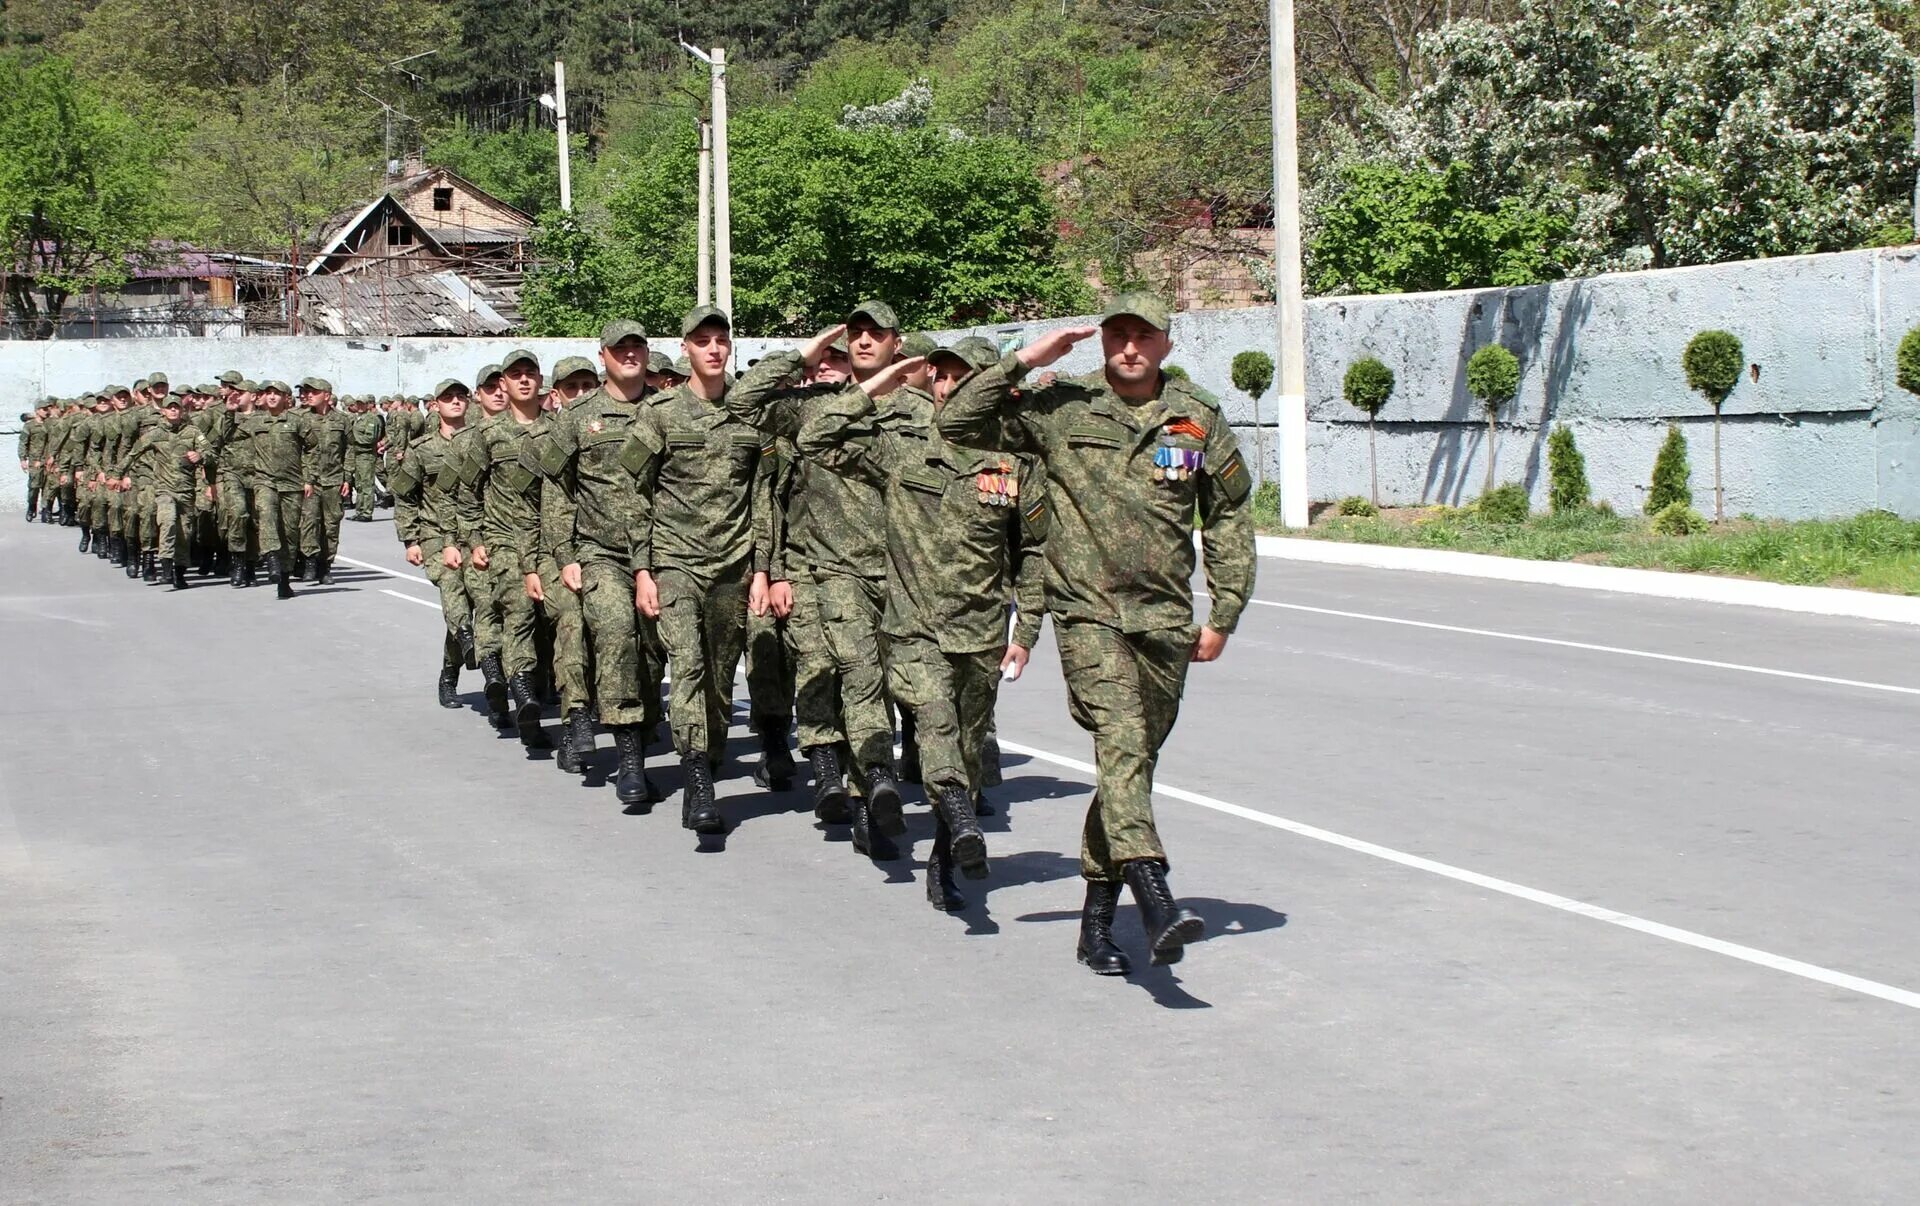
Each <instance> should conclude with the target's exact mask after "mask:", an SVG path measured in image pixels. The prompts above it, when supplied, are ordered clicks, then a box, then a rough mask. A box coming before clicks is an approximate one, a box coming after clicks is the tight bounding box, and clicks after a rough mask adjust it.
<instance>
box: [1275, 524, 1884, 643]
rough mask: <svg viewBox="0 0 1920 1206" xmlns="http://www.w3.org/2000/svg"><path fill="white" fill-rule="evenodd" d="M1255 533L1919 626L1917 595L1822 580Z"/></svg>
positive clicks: (1307, 546)
mask: <svg viewBox="0 0 1920 1206" xmlns="http://www.w3.org/2000/svg"><path fill="white" fill-rule="evenodd" d="M1255 539H1256V544H1257V546H1258V550H1259V553H1260V555H1261V556H1262V557H1277V558H1280V559H1283V560H1287V561H1312V562H1317V563H1319V564H1321V565H1350V566H1356V567H1359V568H1363V569H1390V570H1411V571H1413V572H1415V573H1423V574H1451V575H1454V576H1456V577H1463V578H1490V579H1494V580H1497V581H1501V582H1528V583H1535V584H1537V585H1541V586H1564V587H1570V588H1572V589H1574V590H1598V591H1611V592H1613V593H1615V594H1623V595H1647V596H1650V597H1653V598H1657V599H1685V600H1690V601H1692V602H1696V603H1724V604H1731V605H1733V606H1735V607H1765V608H1770V609H1772V610H1774V611H1797V612H1801V613H1803V614H1807V615H1818V616H1844V617H1848V618H1850V619H1856V620H1879V621H1882V622H1884V623H1888V624H1916V625H1920V598H1916V597H1914V596H1910V595H1884V594H1876V593H1874V592H1872V591H1864V590H1842V589H1838V588H1835V587H1830V586H1788V585H1785V584H1783V583H1779V582H1754V581H1752V580H1750V579H1746V578H1721V577H1716V576H1714V575H1711V574H1675V573H1668V572H1665V571H1662V570H1643V569H1622V568H1620V567H1618V566H1612V565H1581V564H1579V563H1577V562H1572V561H1527V560H1523V559H1522V558H1519V557H1495V556H1490V555H1488V554H1486V553H1453V552H1448V551H1446V550H1444V549H1408V548H1398V547H1395V546H1393V545H1381V544H1354V543H1349V542H1346V541H1337V540H1305V539H1300V538H1298V537H1288V536H1260V537H1256V538H1255Z"/></svg>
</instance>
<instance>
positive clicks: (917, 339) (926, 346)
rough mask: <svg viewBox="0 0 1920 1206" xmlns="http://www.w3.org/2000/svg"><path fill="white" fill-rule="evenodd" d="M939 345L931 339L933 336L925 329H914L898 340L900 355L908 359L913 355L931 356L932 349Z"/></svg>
mask: <svg viewBox="0 0 1920 1206" xmlns="http://www.w3.org/2000/svg"><path fill="white" fill-rule="evenodd" d="M939 346H940V345H939V344H937V343H935V342H934V341H933V336H931V335H929V334H927V333H926V332H925V331H915V332H914V333H913V334H911V335H909V336H907V337H906V338H905V339H902V340H901V341H900V355H902V356H904V357H907V358H909V359H911V358H912V357H915V356H931V355H933V353H934V349H936V348H938V347H939Z"/></svg>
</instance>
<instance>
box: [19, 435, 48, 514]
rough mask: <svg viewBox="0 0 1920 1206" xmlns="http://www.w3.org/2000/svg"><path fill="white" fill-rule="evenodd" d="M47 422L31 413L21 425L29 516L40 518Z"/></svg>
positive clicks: (44, 473)
mask: <svg viewBox="0 0 1920 1206" xmlns="http://www.w3.org/2000/svg"><path fill="white" fill-rule="evenodd" d="M46 456H47V421H46V420H45V419H42V418H39V417H38V416H36V415H34V414H32V413H31V412H29V413H28V414H27V415H25V416H23V417H22V422H21V425H20V460H21V461H22V462H23V463H24V464H25V465H26V467H27V516H28V518H30V519H32V518H38V516H39V513H40V498H41V495H42V494H44V493H45V492H46V487H47V467H46V464H45V461H46Z"/></svg>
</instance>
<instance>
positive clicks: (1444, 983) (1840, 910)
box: [0, 514, 1920, 1203]
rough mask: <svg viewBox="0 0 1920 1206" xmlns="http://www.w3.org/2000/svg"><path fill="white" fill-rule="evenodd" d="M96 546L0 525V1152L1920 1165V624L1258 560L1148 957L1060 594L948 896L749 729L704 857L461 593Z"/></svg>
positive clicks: (383, 1181)
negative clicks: (866, 848)
mask: <svg viewBox="0 0 1920 1206" xmlns="http://www.w3.org/2000/svg"><path fill="white" fill-rule="evenodd" d="M347 529H348V530H347V538H348V547H347V549H346V552H347V553H348V554H349V555H350V556H352V557H355V558H358V559H361V560H363V561H367V562H370V563H373V564H377V565H380V566H383V567H386V568H388V569H392V570H395V571H400V572H401V573H402V574H406V573H409V572H410V571H407V570H406V567H405V566H404V565H403V564H402V562H401V559H400V557H399V549H398V546H397V545H396V544H395V543H394V542H393V540H392V537H391V528H390V526H389V525H387V524H385V523H381V524H378V525H375V526H371V527H369V526H359V525H354V524H348V525H347ZM74 535H75V534H74V533H73V532H72V531H71V530H68V529H55V530H46V529H41V528H39V527H38V526H25V525H22V524H20V523H19V522H18V520H17V518H16V517H14V516H13V515H11V514H9V515H8V516H7V517H6V519H5V520H4V522H3V523H0V565H4V566H5V570H4V574H3V575H0V682H3V683H5V684H6V685H7V687H8V688H9V691H8V693H7V696H6V700H5V703H4V705H3V710H4V723H5V731H6V737H5V740H4V743H0V1200H4V1201H7V1202H63V1203H64V1202H73V1203H95V1202H115V1203H120V1202H145V1201H155V1202H159V1201H166V1202H181V1201H186V1202H195V1203H201V1202H246V1203H254V1202H348V1201H381V1202H412V1201H421V1202H425V1201H432V1202H460V1203H468V1202H525V1201H543V1200H544V1201H567V1202H635V1201H704V1202H733V1201H795V1202H835V1203H838V1202H849V1201H875V1200H892V1201H928V1200H949V1201H1022V1202H1025V1201H1095V1200H1103V1201H1114V1200H1145V1201H1194V1202H1203V1201H1252V1202H1275V1201H1295V1202H1350V1201H1374V1202H1383V1203H1407V1202H1422V1201H1437V1202H1473V1203H1492V1202H1515V1203H1534V1202H1543V1201H1582V1202H1680V1201H1688V1202H1693V1201H1710V1202H1731V1201H1752V1202H1812V1201H1828V1202H1840V1201H1845V1202H1880V1201H1884V1202H1911V1201H1914V1200H1916V1198H1920V1146H1916V1143H1915V1136H1916V1135H1920V1105H1917V1104H1916V1086H1917V1085H1920V995H1915V994H1916V992H1920V942H1917V941H1916V940H1915V938H1914V928H1915V926H1914V917H1915V903H1916V901H1920V834H1917V833H1916V832H1915V830H1916V824H1915V820H1914V814H1915V808H1914V803H1913V801H1914V788H1913V785H1914V783H1915V781H1916V778H1917V777H1920V755H1917V754H1916V752H1915V750H1914V740H1913V738H1914V733H1915V721H1916V719H1920V632H1915V631H1914V630H1911V629H1906V628H1898V627H1894V626H1882V625H1875V624H1870V623H1864V622H1857V621H1842V620H1823V619H1818V618H1812V617H1805V616H1794V615H1784V614H1779V613H1772V612H1765V611H1756V610H1748V609H1737V608H1716V607H1709V606H1704V605H1697V604H1687V603H1673V602H1664V601H1657V600H1649V599H1637V598H1623V597H1613V596H1606V595H1595V594H1588V593H1577V592H1571V591H1565V590H1559V589H1554V588H1545V587H1526V586H1518V585H1503V584H1490V583H1481V582H1473V581H1467V580H1456V579H1436V578H1430V577H1422V576H1418V575H1411V574H1396V573H1392V572H1384V571H1368V570H1350V569H1339V568H1331V567H1318V566H1305V565H1297V564H1291V563H1286V562H1280V561H1271V560H1269V561H1264V562H1263V563H1262V565H1261V573H1262V584H1261V587H1260V591H1259V594H1260V597H1261V599H1262V600H1264V601H1265V603H1264V604H1263V605H1261V606H1256V607H1254V608H1252V609H1251V611H1250V614H1249V615H1248V616H1247V619H1246V622H1245V624H1244V626H1243V627H1242V629H1241V632H1240V634H1239V635H1238V636H1237V637H1236V638H1235V639H1234V641H1233V642H1232V644H1231V645H1230V646H1229V649H1228V654H1227V658H1226V660H1225V661H1223V662H1222V663H1220V664H1218V665H1216V666H1211V667H1201V668H1197V669H1196V672H1195V673H1194V675H1193V676H1192V678H1191V680H1190V687H1189V693H1188V700H1187V705H1186V710H1185V714H1184V715H1183V717H1182V720H1181V723H1180V726H1179V728H1178V730H1177V731H1176V733H1175V736H1174V739H1173V741H1172V742H1171V744H1170V746H1169V748H1168V750H1167V751H1166V755H1165V757H1164V758H1163V760H1162V762H1161V768H1160V777H1161V781H1162V783H1163V785H1165V786H1167V787H1170V788H1172V789H1174V790H1175V791H1177V792H1179V793H1181V794H1180V797H1179V798H1165V799H1162V801H1161V802H1160V816H1161V821H1162V827H1163V831H1164V834H1165V837H1166V839H1167V841H1168V843H1169V846H1170V849H1171V851H1172V853H1173V861H1174V868H1173V873H1172V882H1173V885H1174V887H1175V890H1176V892H1178V893H1179V894H1181V895H1182V896H1183V897H1184V898H1185V899H1186V900H1187V901H1188V902H1189V903H1191V904H1192V905H1193V906H1194V907H1195V908H1197V909H1198V910H1199V911H1200V912H1201V913H1202V914H1203V915H1204V916H1205V917H1206V919H1207V921H1208V923H1209V925H1210V927H1211V931H1212V936H1211V937H1210V939H1209V940H1208V941H1207V942H1205V943H1203V944H1201V945H1198V946H1196V947H1194V948H1192V949H1191V950H1190V952H1189V954H1188V957H1187V959H1186V961H1185V962H1184V963H1182V964H1181V965H1179V966H1178V967H1175V968H1170V969H1157V970H1153V971H1142V972H1140V973H1137V974H1136V975H1135V976H1134V977H1133V978H1132V979H1131V980H1126V981H1118V980H1103V979H1098V978H1095V977H1093V976H1091V975H1089V974H1087V973H1086V972H1084V971H1083V970H1082V969H1081V968H1080V967H1078V966H1077V965H1076V964H1075V963H1074V961H1073V944H1074V937H1075V920H1076V918H1077V911H1078V906H1079V899H1080V892H1079V885H1078V881H1077V879H1076V874H1077V873H1076V865H1077V861H1076V852H1077V849H1078V835H1079V828H1080V822H1081V817H1082V814H1083V811H1084V808H1085V805H1086V799H1087V792H1088V789H1087V781H1088V779H1087V776H1086V775H1085V774H1084V773H1082V772H1081V771H1080V770H1078V769H1076V764H1079V763H1084V761H1085V760H1086V759H1087V758H1089V756H1090V754H1089V743H1088V742H1087V741H1086V739H1085V737H1084V736H1083V735H1082V734H1081V733H1080V732H1079V731H1078V730H1077V729H1076V728H1075V727H1074V726H1073V725H1072V723H1071V722H1070V721H1069V719H1068V718H1067V715H1066V709H1065V705H1064V701H1063V693H1062V690H1061V688H1060V685H1059V681H1058V675H1057V671H1056V668H1055V664H1054V661H1053V657H1052V647H1051V638H1047V639H1046V640H1045V641H1044V642H1043V652H1042V653H1041V655H1040V656H1039V657H1037V658H1036V662H1035V665H1034V666H1033V668H1032V670H1031V671H1030V673H1029V675H1028V676H1027V678H1026V680H1025V681H1023V682H1021V683H1019V684H1018V685H1016V686H1014V687H1012V688H1010V689H1009V690H1008V691H1007V692H1006V693H1005V694H1004V695H1003V702H1002V708H1001V731H1002V735H1003V737H1004V738H1005V739H1006V741H1007V742H1008V743H1009V744H1010V745H1018V746H1019V747H1021V748H1022V749H1025V750H1029V751H1033V754H1032V755H1031V756H1010V757H1009V759H1008V772H1009V773H1008V782H1007V785H1006V787H1005V788H1003V789H1001V790H1000V791H999V792H997V793H996V795H997V796H998V797H999V798H1000V799H1001V800H1002V802H1003V803H1005V804H1006V805H1007V809H1006V812H1007V815H1006V816H1004V817H1003V818H1001V821H1000V822H999V823H996V824H994V825H993V826H992V828H991V829H990V832H989V843H990V848H991V851H992V853H993V855H994V857H995V862H994V873H993V878H992V879H991V880H990V881H989V883H988V884H987V885H986V886H987V888H988V891H987V892H986V893H985V894H984V897H983V898H982V893H981V891H980V886H979V885H972V884H968V885H965V886H966V887H967V888H968V889H969V890H970V891H971V892H973V894H974V895H975V896H976V898H981V903H979V904H976V905H975V906H974V907H973V908H972V909H970V910H969V911H968V912H967V913H965V914H963V915H959V916H955V917H947V916H944V915H941V914H937V913H935V912H933V911H932V910H930V909H928V908H927V906H926V905H925V903H924V902H923V900H922V896H921V890H920V887H919V885H918V882H917V875H918V865H917V863H907V862H901V863H895V864H888V865H874V864H870V863H868V862H866V861H864V860H862V859H860V858H858V857H856V856H855V855H854V854H853V852H852V851H851V849H850V848H849V847H848V845H847V843H846V841H845V831H844V829H840V830H838V831H824V830H822V829H821V828H819V827H817V826H816V825H815V824H814V822H813V820H812V817H811V814H810V813H808V812H806V811H804V805H803V796H804V793H803V792H802V791H795V792H794V793H791V794H790V795H787V796H783V797H771V796H768V795H767V794H766V793H762V792H759V791H757V790H756V789H754V788H753V786H752V784H751V782H750V781H749V780H748V779H747V777H746V769H745V768H746V765H747V764H746V761H745V755H746V753H747V750H748V742H747V741H746V740H745V738H744V735H743V734H742V733H740V732H739V731H738V730H736V734H735V736H736V742H735V749H736V751H738V752H739V753H740V755H741V761H740V763H739V764H738V765H737V766H732V767H729V768H728V769H727V770H726V772H724V773H725V778H724V781H723V784H722V793H723V796H724V797H725V798H726V800H727V804H728V809H729V812H730V814H731V815H732V816H733V817H734V818H735V820H736V821H737V822H738V823H737V828H736V829H735V831H734V832H733V833H732V834H731V835H730V836H729V838H728V839H727V841H726V842H725V845H724V849H723V850H708V851H701V850H698V849H696V840H695V839H694V837H693V836H692V835H690V834H688V833H686V832H684V831H682V830H681V829H680V828H679V827H678V810H677V808H675V807H674V806H673V805H672V804H668V805H665V806H662V807H661V808H659V809H657V810H656V811H655V812H654V813H653V814H652V815H645V816H629V815H625V814H623V812H622V810H621V809H620V807H619V806H618V805H617V804H616V803H615V801H614V800H613V796H612V790H611V788H610V787H609V786H604V785H596V786H590V787H582V786H579V785H578V784H577V783H576V782H575V781H572V780H569V779H568V778H566V777H564V776H561V775H560V774H558V773H557V772H556V771H555V770H554V769H553V768H552V766H551V765H550V763H548V762H546V761H541V760H530V759H529V758H527V757H526V756H525V755H524V754H523V752H522V751H521V749H520V747H519V745H518V743H517V742H515V741H513V740H512V739H510V738H508V739H501V738H497V737H496V736H494V735H493V734H492V732H491V731H490V730H489V728H488V726H487V725H486V724H485V722H484V721H483V720H482V718H481V717H480V716H479V715H478V714H477V712H474V711H466V712H448V711H445V710H442V709H440V708H438V707H436V706H435V705H434V702H433V698H432V696H433V677H434V672H435V669H436V667H437V659H438V625H439V621H438V617H437V614H436V612H435V610H433V609H432V607H431V606H429V605H423V604H430V602H431V599H432V592H431V590H430V588H428V587H427V586H426V585H425V584H424V582H422V581H418V580H415V579H413V578H411V577H407V576H402V577H394V576H390V575H388V574H385V573H380V572H375V571H372V570H364V569H359V568H355V567H351V566H345V565H343V566H342V567H341V568H342V570H343V572H342V573H340V574H339V575H338V578H339V581H338V583H337V585H335V586H334V587H332V588H331V589H323V588H311V587H310V588H307V589H304V590H303V591H302V592H301V594H300V596H299V598H297V599H295V600H292V601H290V602H286V603H278V602H276V601H275V600H274V599H273V597H272V593H271V591H270V590H258V589H256V590H253V591H245V592H240V591H232V590H229V589H227V588H226V587H225V586H219V587H206V588H200V589H194V590H191V591H188V592H186V593H183V594H174V593H169V592H166V591H165V590H164V589H161V588H158V587H147V586H144V585H138V584H134V583H130V582H128V581H127V580H126V579H125V578H123V577H121V576H120V575H119V574H118V573H117V572H115V571H112V570H110V569H109V568H108V567H107V566H106V565H104V564H103V563H101V562H98V561H95V560H93V559H91V558H81V557H78V556H76V555H75V554H74V553H73V552H72V551H71V548H72V544H73V537H74ZM408 600H413V601H412V602H409V601H408ZM1409 622H1411V623H1409ZM1463 629H1471V630H1475V631H1461V630H1463ZM1519 637H1524V638H1533V639H1528V640H1521V639H1515V638H1519ZM1647 654H1654V655H1660V656H1658V657H1649V656H1644V655H1647ZM1674 659H1679V660H1674ZM1760 671H1776V672H1785V675H1783V674H1781V673H1761V672H1760ZM1786 675H1801V676H1810V677H1789V676H1786ZM1828 680H1839V681H1828ZM463 686H464V687H465V688H466V689H467V690H468V691H469V692H470V695H469V698H470V700H471V701H472V702H473V703H474V704H476V705H477V704H478V702H479V701H478V676H477V675H469V676H468V679H467V682H466V683H464V684H463ZM601 744H602V746H603V752H602V753H601V755H600V759H601V762H602V763H603V764H605V763H607V762H609V761H610V759H611V751H610V750H607V749H605V748H604V747H606V746H608V745H610V744H611V743H610V742H609V741H607V740H606V739H605V738H604V737H603V738H602V742H601ZM671 762H672V760H671V758H670V756H668V755H665V754H660V753H656V756H655V760H654V764H655V767H656V775H657V777H658V778H659V779H660V780H661V781H662V782H663V784H664V785H666V786H669V787H677V785H678V772H677V770H676V769H675V768H674V767H673V766H672V765H671ZM1223 809H1224V810H1223ZM1236 809H1237V810H1243V811H1235V810H1236ZM910 813H911V814H912V823H913V826H914V829H913V838H914V841H915V845H916V850H918V851H920V852H924V850H925V848H926V844H927V842H928V841H929V840H930V834H931V827H930V823H929V822H928V820H927V817H926V815H925V812H924V809H921V808H918V807H915V808H913V809H910ZM1248 813H1251V814H1255V815H1247V814H1248ZM1121 941H1122V943H1123V944H1124V945H1129V946H1131V947H1132V948H1133V949H1134V950H1135V951H1136V952H1137V951H1138V949H1139V942H1140V937H1139V931H1138V927H1137V924H1136V922H1135V921H1134V919H1133V916H1132V911H1131V909H1126V910H1123V918H1122V933H1121ZM1142 962H1144V960H1142Z"/></svg>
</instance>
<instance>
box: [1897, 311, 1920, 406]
mask: <svg viewBox="0 0 1920 1206" xmlns="http://www.w3.org/2000/svg"><path fill="white" fill-rule="evenodd" d="M1894 363H1895V365H1896V366H1897V368H1898V370H1899V373H1898V376H1896V377H1895V378H1894V379H1895V381H1897V382H1898V383H1899V386H1900V388H1901V389H1904V390H1906V391H1907V392H1908V393H1910V394H1920V327H1915V328H1914V329H1913V330H1911V331H1908V332H1907V333H1906V335H1905V337H1903V338H1902V339H1901V340H1900V353H1899V355H1897V356H1895V357H1894Z"/></svg>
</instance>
